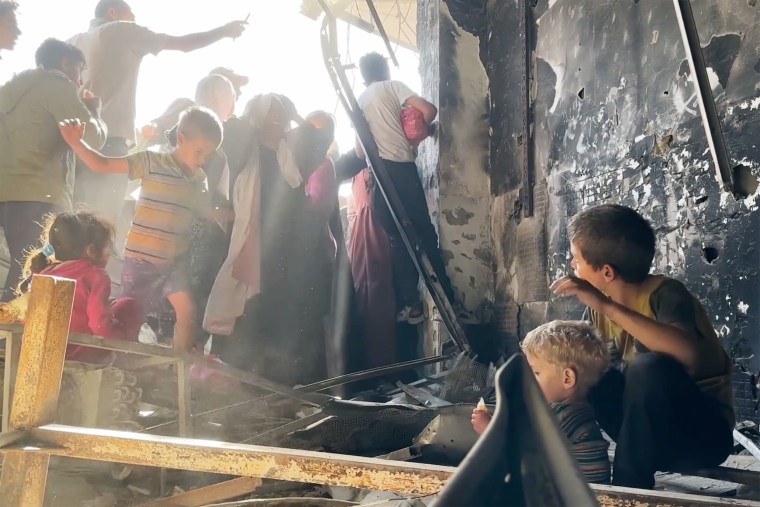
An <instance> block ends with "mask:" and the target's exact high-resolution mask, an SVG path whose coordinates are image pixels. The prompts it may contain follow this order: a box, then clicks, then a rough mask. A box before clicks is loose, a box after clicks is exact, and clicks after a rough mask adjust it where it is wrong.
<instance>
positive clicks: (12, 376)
mask: <svg viewBox="0 0 760 507" xmlns="http://www.w3.org/2000/svg"><path fill="white" fill-rule="evenodd" d="M3 334H4V335H5V368H4V369H3V423H2V431H9V430H10V425H11V401H12V400H13V386H14V385H15V384H16V371H18V360H19V357H20V355H21V336H20V335H19V334H17V333H12V332H10V331H4V332H3Z"/></svg>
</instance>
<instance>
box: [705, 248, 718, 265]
mask: <svg viewBox="0 0 760 507" xmlns="http://www.w3.org/2000/svg"><path fill="white" fill-rule="evenodd" d="M718 257H720V252H719V251H718V249H717V248H715V247H714V246H705V247H702V258H703V259H704V260H705V262H707V263H708V264H715V261H717V260H718Z"/></svg>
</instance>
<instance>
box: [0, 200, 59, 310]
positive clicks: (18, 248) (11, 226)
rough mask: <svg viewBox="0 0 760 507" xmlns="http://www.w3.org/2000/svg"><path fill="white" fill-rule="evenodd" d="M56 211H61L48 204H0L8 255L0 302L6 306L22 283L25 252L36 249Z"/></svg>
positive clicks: (29, 202) (28, 202) (32, 202)
mask: <svg viewBox="0 0 760 507" xmlns="http://www.w3.org/2000/svg"><path fill="white" fill-rule="evenodd" d="M59 211H61V210H60V208H58V207H57V206H55V205H53V204H50V203H47V202H37V201H8V202H0V227H2V229H3V233H4V234H5V242H6V243H7V244H8V251H9V252H10V267H9V268H8V277H7V278H6V279H5V285H4V286H3V293H2V297H0V301H2V302H7V301H10V300H12V299H13V298H14V297H16V295H15V290H16V287H17V286H18V283H19V282H20V281H21V272H22V270H23V267H24V261H25V258H26V252H28V250H29V249H30V248H32V247H35V246H38V245H39V242H40V236H41V235H42V226H43V225H44V222H45V217H46V216H47V215H49V214H51V213H58V212H59ZM39 246H42V245H39Z"/></svg>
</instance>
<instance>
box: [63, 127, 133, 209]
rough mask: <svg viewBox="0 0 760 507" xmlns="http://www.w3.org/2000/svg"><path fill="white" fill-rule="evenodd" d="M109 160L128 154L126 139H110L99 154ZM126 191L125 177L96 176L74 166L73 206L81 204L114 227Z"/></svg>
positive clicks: (88, 170) (116, 175) (80, 166)
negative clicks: (109, 158)
mask: <svg viewBox="0 0 760 507" xmlns="http://www.w3.org/2000/svg"><path fill="white" fill-rule="evenodd" d="M100 152H101V153H102V154H103V155H106V156H108V157H123V156H125V155H127V153H128V152H129V147H128V146H127V141H126V139H123V138H121V137H109V138H108V139H107V140H106V144H105V145H104V146H103V148H102V149H101V150H100ZM126 191H127V175H126V174H99V173H96V172H93V171H91V170H90V169H88V168H87V167H85V166H84V165H83V164H82V163H81V162H80V163H78V164H77V168H76V181H75V183H74V202H75V203H84V204H85V205H86V206H87V208H88V209H90V210H92V211H94V212H96V213H98V214H99V215H100V216H102V217H103V218H105V219H107V220H109V221H110V222H111V223H113V224H116V222H117V219H118V218H119V215H120V213H121V211H122V207H123V206H124V195H125V193H126Z"/></svg>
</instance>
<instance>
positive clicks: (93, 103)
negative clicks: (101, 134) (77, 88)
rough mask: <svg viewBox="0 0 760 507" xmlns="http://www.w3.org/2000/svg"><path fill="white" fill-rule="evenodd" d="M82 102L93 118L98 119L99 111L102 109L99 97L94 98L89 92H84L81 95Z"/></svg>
mask: <svg viewBox="0 0 760 507" xmlns="http://www.w3.org/2000/svg"><path fill="white" fill-rule="evenodd" d="M82 102H84V105H85V107H87V109H88V110H89V111H90V113H92V115H93V116H94V117H95V118H100V110H101V109H102V107H103V102H102V101H101V100H100V97H96V96H95V95H94V94H93V93H92V92H91V91H90V90H85V91H84V92H83V93H82Z"/></svg>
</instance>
